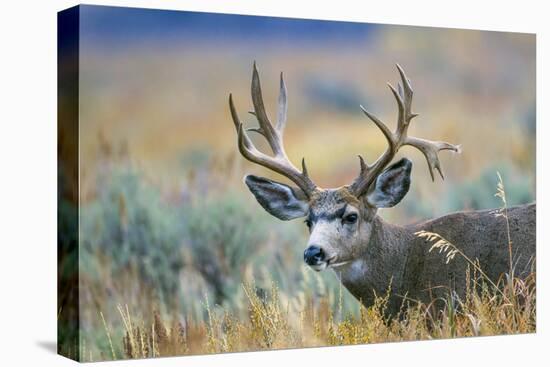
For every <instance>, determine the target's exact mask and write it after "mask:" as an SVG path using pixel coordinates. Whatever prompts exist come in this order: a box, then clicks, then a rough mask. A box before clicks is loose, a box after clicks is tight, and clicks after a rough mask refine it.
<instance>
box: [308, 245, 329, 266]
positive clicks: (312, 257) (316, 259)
mask: <svg viewBox="0 0 550 367" xmlns="http://www.w3.org/2000/svg"><path fill="white" fill-rule="evenodd" d="M324 260H325V252H324V251H323V249H322V248H320V247H319V246H316V245H311V246H309V247H308V248H306V250H305V251H304V261H305V262H306V264H308V265H317V264H319V263H320V262H323V261H324Z"/></svg>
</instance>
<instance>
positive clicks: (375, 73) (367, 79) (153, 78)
mask: <svg viewBox="0 0 550 367" xmlns="http://www.w3.org/2000/svg"><path fill="white" fill-rule="evenodd" d="M80 21H81V23H80V37H81V38H80V199H81V209H80V225H81V227H80V250H81V253H80V262H81V268H80V302H81V309H80V312H81V328H82V330H83V333H82V337H83V338H84V340H86V341H87V343H88V345H90V346H95V347H96V348H97V349H99V350H104V349H106V348H108V345H107V344H106V343H108V342H107V340H106V339H105V338H104V337H103V335H104V326H103V324H102V320H101V318H100V316H99V312H100V311H101V312H102V313H103V314H104V316H105V318H106V319H107V323H108V324H109V325H113V326H112V328H113V330H116V329H117V327H116V325H117V324H121V323H122V320H121V318H120V315H119V314H118V311H117V305H120V304H121V305H125V304H127V305H128V307H129V308H130V310H131V311H132V313H134V314H136V315H138V316H140V317H143V318H146V317H148V316H147V315H149V314H150V313H151V311H152V310H157V311H159V312H161V313H162V314H163V315H164V316H165V317H168V318H170V317H171V318H175V319H179V320H184V322H185V323H186V324H190V323H193V322H201V321H202V320H204V319H205V318H206V317H207V314H206V312H205V302H208V303H209V305H210V307H213V309H214V312H225V311H227V310H229V311H231V312H232V314H235V315H242V316H243V317H244V315H245V314H246V312H247V306H246V302H245V298H244V295H243V289H242V284H243V282H254V283H255V285H256V286H257V288H258V290H259V291H261V289H264V288H265V289H269V288H270V287H271V284H272V283H275V284H276V285H277V287H278V288H279V289H280V293H281V299H282V302H286V304H288V307H289V310H291V311H289V312H291V313H292V312H295V313H296V314H297V315H298V314H299V312H300V310H301V309H303V307H304V303H305V302H317V300H318V299H321V298H324V299H328V300H329V302H330V303H331V304H332V305H336V304H342V305H343V306H342V311H341V312H342V315H341V317H344V316H345V314H354V313H357V312H358V309H359V307H358V303H357V302H356V301H355V300H354V299H353V297H351V296H350V295H349V294H347V292H346V291H345V289H342V288H341V287H340V285H339V282H338V281H337V279H336V277H335V276H334V274H332V273H331V272H323V273H314V272H313V271H311V270H310V269H308V268H307V267H306V266H305V265H304V264H303V262H302V253H303V250H304V247H305V243H306V239H307V230H306V227H305V225H304V224H303V223H302V222H301V221H300V220H296V221H294V222H280V221H278V220H277V219H275V218H273V217H270V216H269V215H268V214H267V213H265V212H264V211H263V209H261V207H260V206H259V205H258V204H257V203H256V202H255V200H254V198H253V197H252V195H251V194H250V193H249V192H248V190H247V189H246V187H245V185H244V184H243V183H242V177H243V175H244V174H247V173H254V174H258V175H263V176H268V177H271V178H274V179H278V180H282V181H284V179H282V178H281V177H277V176H276V175H274V174H273V173H272V172H269V171H267V170H266V169H263V168H261V167H256V166H253V165H251V164H249V163H248V162H247V161H245V160H244V158H242V157H241V156H240V155H239V153H238V151H237V149H236V133H235V131H234V127H233V124H232V121H231V117H230V114H229V108H228V102H227V100H228V95H229V93H230V92H231V93H233V97H234V100H235V103H236V106H237V108H238V111H239V115H240V117H241V119H243V120H244V121H245V122H246V124H247V125H249V126H254V125H255V124H257V123H256V121H255V119H254V117H253V116H252V115H248V114H247V113H246V112H247V111H249V110H252V102H251V98H250V81H251V73H252V63H253V61H254V60H255V61H256V62H257V65H258V68H259V72H260V78H261V82H262V89H263V95H264V102H265V104H266V108H267V111H268V113H269V115H270V116H271V117H272V119H273V120H274V116H275V111H276V102H277V95H278V78H279V73H280V72H284V75H285V81H286V84H287V88H288V100H289V107H288V123H287V128H286V132H285V144H286V150H287V153H288V154H289V157H290V158H291V160H293V162H294V163H295V164H299V162H300V159H301V158H302V157H305V159H306V162H307V164H308V169H309V172H310V175H311V176H312V177H313V179H314V181H315V182H316V183H317V184H318V185H319V186H322V187H337V186H341V185H344V184H347V183H350V182H351V181H352V179H353V178H354V177H355V175H357V173H358V170H359V163H358V160H357V154H362V155H363V156H364V157H365V158H366V159H367V160H368V161H369V162H372V161H374V160H375V159H376V158H377V157H378V155H380V154H381V153H382V152H383V151H384V149H385V148H386V142H385V140H384V137H383V135H382V134H381V133H380V132H379V130H377V128H376V127H375V126H374V125H373V124H372V123H371V122H370V121H369V120H368V119H367V118H366V117H365V116H364V115H363V114H362V112H361V110H360V109H359V105H360V104H362V105H363V106H365V107H366V108H367V109H368V110H369V111H370V112H372V113H374V114H375V115H377V116H378V117H379V118H380V119H382V120H383V121H385V122H386V124H388V125H389V126H390V127H391V128H392V129H393V128H394V127H395V122H396V115H397V109H396V105H395V100H394V98H393V96H392V94H391V93H390V91H389V89H388V87H387V86H386V83H387V82H388V81H389V82H391V83H392V84H393V85H394V86H395V85H396V83H397V80H398V76H399V74H398V73H397V70H396V68H395V63H397V62H398V63H399V64H400V65H401V66H402V67H403V68H404V69H405V71H406V73H407V75H408V76H409V78H410V79H411V82H412V85H413V89H414V91H415V97H414V103H413V111H414V112H417V113H419V114H420V116H419V117H418V118H416V119H415V120H413V122H412V126H411V128H410V130H409V134H410V135H414V136H418V137H422V138H427V139H431V140H445V141H448V142H451V143H454V144H461V146H462V150H463V153H462V154H460V155H456V154H451V153H448V152H442V153H441V154H440V157H441V163H442V167H443V172H444V174H445V180H444V181H442V180H441V179H440V178H439V177H436V181H435V182H432V181H431V179H430V175H429V172H428V168H427V165H426V162H425V160H424V157H423V156H422V155H421V154H420V152H418V151H416V150H414V149H412V148H410V147H406V148H404V149H403V150H402V151H401V152H400V155H401V156H403V155H406V156H407V157H408V158H410V159H411V160H412V161H413V164H414V169H413V174H412V175H413V179H412V186H411V190H410V192H409V193H408V195H407V196H406V197H405V199H404V200H403V201H402V202H401V204H400V205H399V206H398V207H396V208H393V209H387V210H381V211H380V215H382V216H383V217H384V218H386V219H387V220H388V221H391V222H393V223H397V224H405V223H411V222H415V221H420V220H423V219H427V218H431V217H434V216H438V215H442V214H445V213H448V212H452V211H457V210H470V209H484V208H494V207H498V206H499V205H500V202H499V199H498V198H495V197H494V192H495V187H496V182H497V175H496V173H497V171H498V172H500V173H501V174H502V177H503V180H504V184H505V187H506V191H507V195H508V201H509V204H510V205H514V204H519V203H527V202H531V201H534V200H535V118H536V116H535V102H536V100H535V36H534V35H529V34H512V33H501V32H487V31H483V32H482V31H469V30H457V29H440V28H421V27H406V26H389V25H375V24H358V23H346V22H329V21H315V20H299V19H280V18H268V17H254V16H237V15H222V14H205V13H191V12H172V11H160V10H143V9H130V8H112V7H93V6H81V14H80ZM254 139H255V143H256V144H257V145H258V146H259V147H261V148H263V149H265V148H267V147H266V145H265V144H263V142H262V141H261V140H260V139H256V137H254ZM265 151H266V152H267V150H265ZM60 174H63V173H62V172H61V173H60ZM66 205H67V206H68V207H70V203H66ZM67 210H70V209H67ZM67 241H69V240H67ZM119 329H122V328H119ZM113 332H115V333H116V331H113ZM118 336H119V337H121V335H118Z"/></svg>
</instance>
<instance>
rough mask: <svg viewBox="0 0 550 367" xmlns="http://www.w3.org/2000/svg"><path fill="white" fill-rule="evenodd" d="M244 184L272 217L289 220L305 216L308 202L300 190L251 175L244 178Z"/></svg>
mask: <svg viewBox="0 0 550 367" xmlns="http://www.w3.org/2000/svg"><path fill="white" fill-rule="evenodd" d="M244 182H245V183H246V186H248V189H249V190H250V191H251V192H252V194H253V195H254V197H255V198H256V200H258V203H260V205H261V206H262V207H263V208H264V209H265V210H266V211H267V212H268V213H269V214H271V215H273V216H274V217H277V218H279V219H281V220H291V219H295V218H300V217H304V216H306V215H307V212H308V210H309V204H308V200H307V198H306V196H305V195H304V194H303V193H302V191H301V190H300V189H298V188H293V187H290V186H288V185H285V184H282V183H279V182H275V181H271V180H268V179H267V178H263V177H258V176H253V175H248V176H246V177H245V178H244Z"/></svg>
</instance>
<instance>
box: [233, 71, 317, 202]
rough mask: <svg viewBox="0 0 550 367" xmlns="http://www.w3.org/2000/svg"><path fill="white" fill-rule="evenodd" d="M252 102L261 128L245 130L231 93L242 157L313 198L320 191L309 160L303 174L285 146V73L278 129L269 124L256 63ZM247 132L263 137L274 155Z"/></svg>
mask: <svg viewBox="0 0 550 367" xmlns="http://www.w3.org/2000/svg"><path fill="white" fill-rule="evenodd" d="M251 93H252V103H253V105H254V112H250V113H251V114H252V115H254V116H256V118H257V120H258V123H259V125H260V126H259V127H258V128H251V129H246V130H244V128H243V124H242V122H241V121H240V120H239V116H238V115H237V111H236V109H235V105H234V104H233V97H232V95H231V94H229V108H230V110H231V117H232V118H233V122H234V124H235V129H237V135H238V145H239V151H240V152H241V154H242V155H243V156H244V157H245V158H246V159H248V160H249V161H251V162H253V163H256V164H259V165H260V166H264V167H266V168H268V169H271V170H273V171H275V172H277V173H279V174H281V175H283V176H285V177H287V178H288V179H290V180H291V181H292V182H294V183H295V184H296V185H298V187H299V188H300V189H301V190H302V191H303V192H304V194H306V196H307V197H308V198H309V197H310V196H311V193H312V192H313V191H315V190H316V188H317V186H316V185H315V184H314V183H313V181H311V179H310V178H309V176H308V173H307V168H306V163H305V160H304V159H303V158H302V171H301V172H300V171H299V170H298V169H297V168H296V167H295V166H294V165H293V164H292V162H290V160H289V159H288V157H287V155H286V153H285V150H284V147H283V131H284V129H285V125H286V113H287V98H286V86H285V82H284V80H283V73H281V82H280V91H279V109H278V113H277V124H276V126H275V127H273V125H272V124H271V122H270V121H269V118H268V117H267V113H266V111H265V107H264V102H263V98H262V90H261V88H260V77H259V76H258V69H257V68H256V62H254V67H253V71H252V88H251ZM247 131H254V132H256V133H258V134H260V135H262V136H263V137H264V138H265V139H266V140H267V142H268V143H269V146H270V147H271V150H272V151H273V154H274V156H273V157H271V156H268V155H266V154H264V153H262V152H260V151H259V150H258V149H256V147H255V146H254V144H253V143H252V141H251V140H250V138H249V136H248V134H247V133H246V132H247Z"/></svg>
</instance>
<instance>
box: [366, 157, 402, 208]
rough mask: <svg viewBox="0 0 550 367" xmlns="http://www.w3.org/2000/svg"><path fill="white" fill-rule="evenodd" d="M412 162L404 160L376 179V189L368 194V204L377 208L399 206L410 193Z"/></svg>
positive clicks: (387, 169)
mask: <svg viewBox="0 0 550 367" xmlns="http://www.w3.org/2000/svg"><path fill="white" fill-rule="evenodd" d="M411 170H412V162H411V161H409V160H408V159H407V158H402V159H400V160H399V161H397V162H395V163H394V164H392V165H391V166H389V167H388V168H386V170H385V171H384V172H382V173H381V174H380V176H378V177H377V178H376V183H375V185H374V188H373V189H372V190H371V191H370V192H369V193H368V194H367V203H368V204H369V205H371V206H374V207H376V208H391V207H392V206H394V205H397V204H398V203H399V202H400V201H401V200H402V199H403V198H404V197H405V195H406V194H407V192H408V191H409V187H410V185H411Z"/></svg>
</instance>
